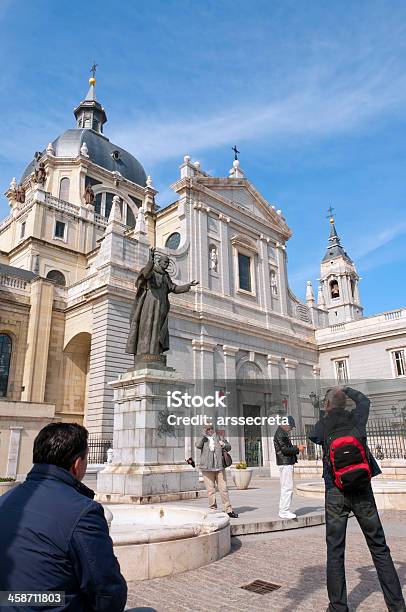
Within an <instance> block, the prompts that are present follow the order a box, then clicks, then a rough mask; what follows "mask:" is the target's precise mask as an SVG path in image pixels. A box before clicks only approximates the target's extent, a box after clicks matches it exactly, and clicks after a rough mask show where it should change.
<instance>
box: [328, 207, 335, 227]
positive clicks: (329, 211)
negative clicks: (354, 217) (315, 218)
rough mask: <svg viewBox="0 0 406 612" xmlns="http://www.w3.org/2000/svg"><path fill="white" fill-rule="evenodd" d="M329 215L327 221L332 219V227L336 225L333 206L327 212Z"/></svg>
mask: <svg viewBox="0 0 406 612" xmlns="http://www.w3.org/2000/svg"><path fill="white" fill-rule="evenodd" d="M327 212H328V215H327V219H330V223H331V225H333V224H334V217H333V213H334V208H332V206H331V205H330V208H329V209H328V210H327Z"/></svg>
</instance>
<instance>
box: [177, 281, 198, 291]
mask: <svg viewBox="0 0 406 612" xmlns="http://www.w3.org/2000/svg"><path fill="white" fill-rule="evenodd" d="M198 284H199V281H196V280H192V281H191V282H190V283H186V285H175V283H173V288H172V293H187V292H188V291H190V288H191V287H194V286H195V285H198Z"/></svg>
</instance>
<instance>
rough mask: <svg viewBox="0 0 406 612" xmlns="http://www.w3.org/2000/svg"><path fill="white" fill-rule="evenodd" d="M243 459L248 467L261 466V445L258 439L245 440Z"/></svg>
mask: <svg viewBox="0 0 406 612" xmlns="http://www.w3.org/2000/svg"><path fill="white" fill-rule="evenodd" d="M245 461H246V462H247V465H248V467H261V466H262V447H261V441H260V440H247V439H246V440H245Z"/></svg>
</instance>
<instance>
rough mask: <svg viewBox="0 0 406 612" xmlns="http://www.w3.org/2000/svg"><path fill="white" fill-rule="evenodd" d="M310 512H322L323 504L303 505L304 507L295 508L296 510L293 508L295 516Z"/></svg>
mask: <svg viewBox="0 0 406 612" xmlns="http://www.w3.org/2000/svg"><path fill="white" fill-rule="evenodd" d="M311 512H324V506H305V507H304V508H297V510H294V513H295V514H296V515H297V516H303V515H304V514H310V513H311Z"/></svg>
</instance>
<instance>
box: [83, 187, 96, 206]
mask: <svg viewBox="0 0 406 612" xmlns="http://www.w3.org/2000/svg"><path fill="white" fill-rule="evenodd" d="M94 200H95V198H94V191H93V189H92V188H91V186H90V185H87V187H86V189H85V202H86V204H93V202H94Z"/></svg>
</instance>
